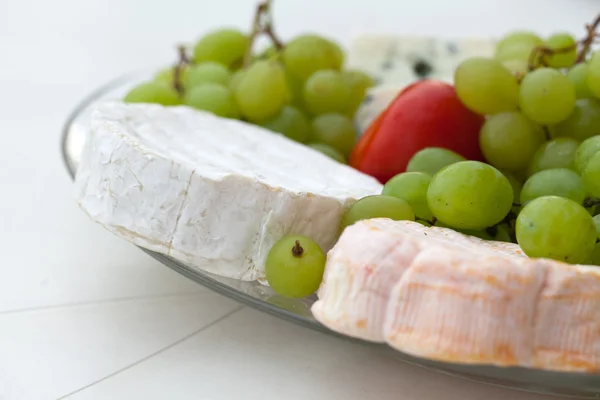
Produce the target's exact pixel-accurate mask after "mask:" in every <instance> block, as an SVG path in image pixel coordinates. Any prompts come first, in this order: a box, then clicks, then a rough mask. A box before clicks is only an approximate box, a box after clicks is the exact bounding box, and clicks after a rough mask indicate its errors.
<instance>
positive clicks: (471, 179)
mask: <svg viewBox="0 0 600 400" xmlns="http://www.w3.org/2000/svg"><path fill="white" fill-rule="evenodd" d="M427 203H428V204H429V209H430V210H431V212H432V213H433V215H434V216H435V217H436V218H437V219H439V220H440V221H442V222H444V223H445V224H447V225H449V226H451V227H453V228H458V229H476V230H481V229H485V228H487V227H490V226H492V225H495V224H497V223H498V222H500V221H501V220H502V219H503V218H504V217H505V216H506V215H507V214H508V212H509V211H510V209H511V207H512V204H513V191H512V187H511V185H510V182H509V181H508V179H506V177H505V176H504V175H502V173H501V172H500V171H498V170H497V169H496V168H494V167H492V166H491V165H488V164H485V163H482V162H479V161H461V162H457V163H455V164H451V165H449V166H447V167H445V168H444V169H442V170H440V171H439V172H438V173H437V174H436V175H435V176H434V177H433V179H432V180H431V183H430V184H429V189H428V190H427Z"/></svg>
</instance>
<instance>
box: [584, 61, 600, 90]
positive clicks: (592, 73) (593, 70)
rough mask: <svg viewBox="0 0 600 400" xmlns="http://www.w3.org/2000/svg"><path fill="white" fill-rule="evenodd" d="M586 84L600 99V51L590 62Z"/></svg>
mask: <svg viewBox="0 0 600 400" xmlns="http://www.w3.org/2000/svg"><path fill="white" fill-rule="evenodd" d="M586 82H587V86H588V89H589V90H590V92H592V93H593V94H594V96H596V97H600V51H595V52H594V53H593V54H592V56H591V57H590V60H589V61H588V70H587V75H586Z"/></svg>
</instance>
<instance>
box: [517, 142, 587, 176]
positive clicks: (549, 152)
mask: <svg viewBox="0 0 600 400" xmlns="http://www.w3.org/2000/svg"><path fill="white" fill-rule="evenodd" d="M577 147H579V142H578V141H577V140H575V139H573V138H569V137H559V138H556V139H552V140H550V141H548V142H545V143H544V144H542V145H541V146H540V147H539V149H537V151H536V152H535V154H534V155H533V158H532V159H531V162H530V163H529V168H528V175H529V176H531V175H533V174H535V173H536V172H540V171H543V170H545V169H550V168H569V169H572V170H575V153H576V152H577Z"/></svg>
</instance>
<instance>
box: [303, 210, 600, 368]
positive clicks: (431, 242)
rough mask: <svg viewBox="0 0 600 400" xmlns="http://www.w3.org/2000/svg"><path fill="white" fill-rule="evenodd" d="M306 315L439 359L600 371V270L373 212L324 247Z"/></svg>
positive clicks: (334, 327)
mask: <svg viewBox="0 0 600 400" xmlns="http://www.w3.org/2000/svg"><path fill="white" fill-rule="evenodd" d="M312 311H313V315H314V316H315V318H316V319H317V320H318V321H320V322H321V323H322V324H324V325H325V326H327V327H329V328H330V329H332V330H334V331H337V332H340V333H342V334H345V335H349V336H352V337H356V338H361V339H364V340H369V341H373V342H381V343H387V344H389V345H390V346H391V347H393V348H395V349H397V350H400V351H402V352H405V353H407V354H410V355H413V356H417V357H424V358H429V359H434V360H438V361H444V362H454V363H468V364H469V363H470V364H486V365H498V366H521V367H531V368H540V369H547V370H556V371H578V372H598V371H599V370H600V270H598V268H596V267H591V266H582V265H569V264H564V263H561V262H558V261H553V260H546V259H530V258H527V257H526V256H525V255H524V254H523V253H522V251H521V250H520V248H519V247H518V246H517V245H515V244H511V243H501V242H489V241H483V240H481V239H478V238H475V237H470V236H465V235H462V234H460V233H457V232H454V231H452V230H450V229H445V228H435V227H434V228H430V227H425V226H422V225H420V224H418V223H415V222H409V221H398V222H396V221H390V220H385V219H375V220H369V221H361V222H358V223H356V224H354V225H353V226H351V227H349V228H347V229H346V230H345V231H344V233H343V234H342V237H341V238H340V240H339V242H338V244H337V245H336V246H335V247H334V248H333V249H332V250H331V251H330V252H329V254H328V259H327V268H326V271H325V277H324V280H323V284H322V286H321V288H320V289H319V300H318V301H317V302H316V303H315V304H314V305H313V307H312Z"/></svg>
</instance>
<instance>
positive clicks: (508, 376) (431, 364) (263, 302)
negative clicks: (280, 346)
mask: <svg viewBox="0 0 600 400" xmlns="http://www.w3.org/2000/svg"><path fill="white" fill-rule="evenodd" d="M150 76H151V73H143V72H142V73H134V74H130V75H126V76H123V77H121V78H118V79H115V80H113V81H111V82H109V83H108V84H106V85H104V86H102V87H101V88H99V89H98V90H96V91H95V92H93V93H91V94H90V95H89V96H88V97H87V98H85V99H84V100H83V101H81V103H80V104H78V105H77V107H75V110H73V112H72V113H71V115H70V116H69V118H68V119H67V121H66V123H65V126H64V129H63V132H62V139H61V147H62V154H63V160H64V163H65V166H66V168H67V171H68V173H69V174H70V176H71V178H73V177H74V175H75V171H76V169H77V165H78V162H79V156H80V154H81V150H82V148H83V145H84V142H85V137H86V134H87V127H88V122H89V117H90V111H91V108H93V106H94V104H95V103H97V102H100V101H103V100H109V99H118V98H122V96H123V95H124V94H125V93H126V92H127V91H128V90H129V88H131V87H132V86H133V85H135V84H136V83H139V82H141V81H143V80H146V79H148V78H149V77H150ZM142 250H143V251H144V252H146V253H148V254H149V255H150V256H152V257H153V258H155V259H156V260H158V261H159V262H161V263H163V264H164V265H166V266H167V267H169V268H171V269H173V270H175V271H177V272H178V273H180V274H181V275H183V276H185V277H187V278H189V279H191V280H193V281H195V282H197V283H199V284H201V285H203V286H206V287H208V288H210V289H212V290H214V291H216V292H218V293H221V294H223V295H225V296H227V297H230V298H232V299H234V300H237V301H239V302H241V303H244V304H246V305H248V306H250V307H253V308H256V309H258V310H261V311H264V312H267V313H269V314H272V315H275V316H277V317H279V318H283V319H286V320H288V321H291V322H294V323H297V324H299V325H302V326H305V327H307V328H310V329H314V330H317V331H321V332H325V333H327V334H330V335H334V336H337V337H339V338H342V339H344V340H350V341H355V342H360V343H363V344H365V342H362V341H359V340H355V339H351V338H348V337H346V336H342V335H339V334H337V333H334V332H332V331H330V330H328V329H327V328H325V327H324V326H322V325H320V324H319V323H318V322H317V321H315V319H314V318H313V317H312V314H311V312H310V306H311V304H312V303H313V302H314V300H315V298H314V297H312V298H307V299H301V300H296V299H288V298H283V297H280V296H277V295H276V294H274V293H273V292H272V291H271V290H270V289H269V288H268V287H265V286H262V285H261V284H258V283H255V282H242V281H238V280H234V279H228V278H222V277H219V276H215V275H212V274H209V273H206V272H203V271H199V270H196V269H193V268H191V267H188V266H187V265H185V264H183V263H181V262H179V261H177V260H174V259H172V258H171V257H168V256H165V255H163V254H159V253H155V252H153V251H149V250H146V249H142ZM368 345H369V346H371V347H372V348H373V349H374V350H375V351H381V352H383V353H386V354H388V355H390V356H392V357H395V358H398V359H400V360H402V361H405V362H408V363H411V364H415V365H419V366H421V367H425V368H429V369H432V370H435V371H438V372H442V373H446V374H449V375H453V376H457V377H462V378H467V379H471V380H475V381H479V382H484V383H488V384H493V385H498V386H504V387H508V388H514V389H520V390H524V391H531V392H537V393H545V394H553V395H567V396H575V397H578V398H585V399H595V398H598V399H600V375H585V374H572V373H559V372H548V371H541V370H534V369H526V368H499V367H491V366H473V365H461V364H450V363H440V362H435V361H430V360H425V359H419V358H415V357H411V356H408V355H406V354H403V353H401V352H398V351H396V350H393V349H392V348H390V347H388V346H385V345H382V344H368Z"/></svg>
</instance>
